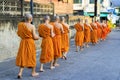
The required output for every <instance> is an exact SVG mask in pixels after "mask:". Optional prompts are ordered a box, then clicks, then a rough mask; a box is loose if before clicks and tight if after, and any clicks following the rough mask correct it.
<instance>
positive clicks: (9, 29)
mask: <svg viewBox="0 0 120 80" xmlns="http://www.w3.org/2000/svg"><path fill="white" fill-rule="evenodd" d="M16 28H17V26H14V22H10V21H2V22H1V23H0V61H3V60H5V59H8V58H11V57H14V56H15V55H16V53H17V49H18V44H19V38H18V37H17V35H16Z"/></svg>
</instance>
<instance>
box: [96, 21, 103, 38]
mask: <svg viewBox="0 0 120 80" xmlns="http://www.w3.org/2000/svg"><path fill="white" fill-rule="evenodd" d="M96 24H97V27H98V29H97V37H98V39H101V35H102V25H100V23H99V22H96Z"/></svg>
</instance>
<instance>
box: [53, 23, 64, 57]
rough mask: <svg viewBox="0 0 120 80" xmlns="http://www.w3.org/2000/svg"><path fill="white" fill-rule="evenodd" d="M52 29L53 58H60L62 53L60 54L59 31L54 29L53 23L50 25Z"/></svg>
mask: <svg viewBox="0 0 120 80" xmlns="http://www.w3.org/2000/svg"><path fill="white" fill-rule="evenodd" d="M52 25H53V27H54V33H55V36H54V37H53V38H52V41H53V49H54V58H55V59H57V58H61V57H62V52H61V46H62V44H61V30H60V29H59V28H57V27H56V25H55V24H54V23H52Z"/></svg>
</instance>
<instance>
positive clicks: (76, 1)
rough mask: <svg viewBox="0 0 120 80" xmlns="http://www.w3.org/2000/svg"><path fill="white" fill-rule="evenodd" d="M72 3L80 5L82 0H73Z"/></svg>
mask: <svg viewBox="0 0 120 80" xmlns="http://www.w3.org/2000/svg"><path fill="white" fill-rule="evenodd" d="M74 3H82V0H74Z"/></svg>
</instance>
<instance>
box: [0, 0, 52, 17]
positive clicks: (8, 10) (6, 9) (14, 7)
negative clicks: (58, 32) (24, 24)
mask: <svg viewBox="0 0 120 80" xmlns="http://www.w3.org/2000/svg"><path fill="white" fill-rule="evenodd" d="M23 6H24V8H23V9H24V10H23V11H24V13H29V12H30V3H29V2H24V5H23ZM53 7H54V6H53V4H51V3H49V4H38V3H34V8H33V9H34V15H41V14H49V15H53ZM3 15H11V16H12V15H14V16H16V15H17V16H19V15H21V4H20V2H19V1H18V0H14V1H12V0H0V16H3Z"/></svg>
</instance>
